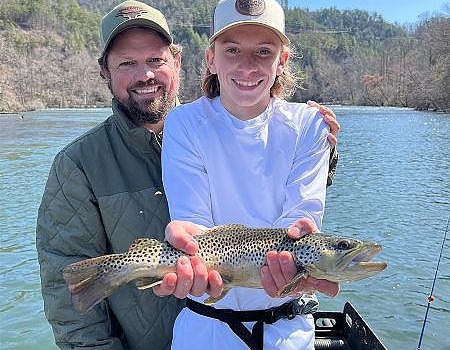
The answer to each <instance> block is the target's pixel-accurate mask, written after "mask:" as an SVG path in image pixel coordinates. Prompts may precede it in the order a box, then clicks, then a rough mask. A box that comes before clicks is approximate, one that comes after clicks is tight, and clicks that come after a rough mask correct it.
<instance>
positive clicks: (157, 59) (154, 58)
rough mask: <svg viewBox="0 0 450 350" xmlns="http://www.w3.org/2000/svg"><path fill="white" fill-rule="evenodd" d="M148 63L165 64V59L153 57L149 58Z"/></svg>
mask: <svg viewBox="0 0 450 350" xmlns="http://www.w3.org/2000/svg"><path fill="white" fill-rule="evenodd" d="M147 62H148V63H151V64H163V63H164V62H165V61H164V60H163V59H162V58H159V57H153V58H150V59H149V60H147Z"/></svg>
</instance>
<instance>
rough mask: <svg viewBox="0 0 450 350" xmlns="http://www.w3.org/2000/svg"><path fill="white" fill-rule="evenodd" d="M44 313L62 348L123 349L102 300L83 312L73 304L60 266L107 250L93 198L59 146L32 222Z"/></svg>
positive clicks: (74, 166) (84, 177)
mask: <svg viewBox="0 0 450 350" xmlns="http://www.w3.org/2000/svg"><path fill="white" fill-rule="evenodd" d="M36 248H37V252H38V258H39V264H40V272H41V287H42V296H43V299H44V311H45V315H46V317H47V319H48V321H49V322H50V324H51V326H52V328H53V333H54V336H55V342H56V344H57V345H58V346H59V347H60V348H61V349H78V348H81V347H82V348H86V347H89V348H92V349H98V350H100V349H102V350H103V349H123V346H122V344H121V342H120V339H119V338H118V337H117V336H114V332H115V329H117V327H118V325H117V324H114V323H113V321H112V319H111V313H110V311H109V309H108V306H107V302H106V301H103V302H102V303H100V304H98V305H97V306H96V307H94V309H92V310H91V311H90V312H88V313H87V314H85V315H80V314H79V313H78V312H77V311H76V310H74V309H73V307H72V302H71V297H70V293H69V290H68V288H67V285H66V283H65V281H64V279H63V276H62V269H63V268H64V267H65V266H66V265H68V264H71V263H73V262H75V261H79V260H82V259H86V258H90V257H94V256H98V255H102V254H106V249H107V242H106V235H105V232H104V228H103V225H102V220H101V217H100V213H99V209H98V206H97V203H96V199H95V197H94V195H93V193H92V190H91V188H90V185H89V182H88V180H87V178H86V176H85V175H84V173H83V171H82V170H81V169H80V168H79V167H77V166H76V164H75V163H74V162H73V161H72V160H71V159H70V158H69V157H68V156H67V154H66V153H65V152H64V151H62V152H61V153H59V154H58V155H57V156H56V158H55V160H54V162H53V165H52V168H51V170H50V174H49V177H48V180H47V184H46V187H45V190H44V194H43V198H42V202H41V205H40V208H39V212H38V218H37V226H36Z"/></svg>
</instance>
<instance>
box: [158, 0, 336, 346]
mask: <svg viewBox="0 0 450 350" xmlns="http://www.w3.org/2000/svg"><path fill="white" fill-rule="evenodd" d="M289 55H290V50H289V39H288V37H287V36H286V35H285V33H284V12H283V10H282V8H281V6H280V5H279V4H278V3H277V2H276V0H265V1H264V0H255V1H245V0H222V1H219V3H218V5H217V7H216V9H215V11H214V23H213V34H212V36H211V38H210V46H209V47H208V48H207V50H206V53H205V57H206V64H207V72H206V75H205V78H204V81H203V90H204V92H205V96H203V97H201V98H199V99H198V100H196V101H194V102H192V103H187V104H184V105H181V106H179V107H176V108H175V109H173V110H172V111H171V112H170V114H169V115H168V117H167V119H166V121H165V127H164V142H163V155H162V162H163V181H164V188H165V191H166V195H167V199H168V203H169V211H170V215H171V219H172V220H182V221H189V222H192V223H194V224H196V225H197V227H212V226H216V225H221V224H230V223H239V224H244V225H247V226H252V227H292V226H296V225H297V227H301V226H302V225H306V226H308V225H309V226H310V227H317V228H319V229H320V227H321V224H322V217H323V211H324V207H325V194H326V184H327V175H328V165H329V164H328V162H329V156H330V145H329V142H328V140H327V137H328V134H329V128H328V126H327V124H326V123H325V122H324V120H323V117H322V115H321V114H320V112H319V110H318V109H317V108H312V107H309V106H308V105H307V104H304V103H289V102H287V101H286V100H285V99H284V97H286V96H287V95H288V93H289V92H292V91H293V90H294V88H295V84H296V80H295V77H294V76H293V74H292V73H291V72H290V67H289ZM298 218H303V219H301V220H298ZM269 260H270V259H269V257H268V261H269ZM280 265H281V266H280ZM280 265H278V264H275V265H273V266H271V264H270V263H268V266H267V267H265V268H263V269H262V280H264V279H265V278H273V277H272V276H278V275H280V274H276V273H274V271H277V272H280V270H283V266H282V264H280ZM281 275H283V274H281ZM285 277H286V279H288V276H286V274H285ZM205 283H207V281H206V280H205V281H204V283H203V285H202V288H198V290H204V285H205ZM271 283H272V285H275V286H278V287H282V286H283V284H284V283H286V281H285V279H284V278H280V280H278V281H275V280H272V281H271ZM263 285H264V284H263ZM266 285H267V284H266ZM190 287H192V286H190ZM192 290H195V287H192V289H191V291H192ZM266 291H267V288H266V290H263V289H251V288H241V287H239V288H232V289H231V290H230V291H229V292H228V293H227V295H226V296H225V297H224V298H223V299H221V300H219V301H218V302H216V303H215V304H214V305H213V306H205V305H204V304H202V301H204V300H205V299H206V297H207V295H206V294H205V295H203V296H200V297H194V295H197V294H198V293H192V292H191V294H192V295H190V296H189V299H188V300H187V305H188V307H187V308H184V309H183V310H182V312H181V313H180V314H179V316H178V318H177V320H176V323H175V327H174V334H173V336H174V337H173V343H172V348H173V349H176V350H178V349H190V350H191V349H205V348H208V349H225V348H227V349H247V348H249V347H250V348H251V349H262V348H264V349H286V350H287V349H313V348H314V324H313V317H312V315H311V313H310V312H311V308H310V307H311V306H312V307H314V306H315V305H316V302H315V301H316V299H315V296H314V295H311V294H304V295H302V294H299V295H296V296H289V297H284V298H278V297H275V292H274V293H267V292H266ZM336 293H337V289H336ZM269 294H272V296H270V295H269ZM330 294H335V293H330ZM299 305H300V306H299ZM302 305H303V306H305V305H306V307H302ZM274 307H275V308H277V309H275V311H276V313H277V315H278V316H280V318H279V319H276V320H271V321H269V323H267V322H262V321H261V320H260V321H259V322H256V321H257V319H254V320H245V322H243V323H241V321H242V319H240V318H239V317H241V315H242V313H241V314H240V313H239V312H238V313H232V314H231V315H232V316H231V317H232V318H234V319H233V320H232V321H231V322H228V323H226V322H223V320H222V321H220V320H219V319H220V318H221V317H222V318H223V309H232V310H236V311H242V310H252V311H253V310H267V309H271V308H274ZM286 309H287V310H290V311H288V312H287V314H284V313H286V311H285V310H286ZM193 310H195V311H193ZM272 310H273V309H272ZM292 310H294V311H292ZM289 313H290V314H289ZM228 314H230V313H228ZM260 314H261V313H258V315H260ZM258 317H260V316H258ZM258 319H259V318H258ZM247 321H248V322H247ZM272 321H273V323H270V322H272ZM236 323H237V324H238V326H236ZM241 326H243V327H241ZM242 328H244V330H242ZM252 331H253V334H251V332H252Z"/></svg>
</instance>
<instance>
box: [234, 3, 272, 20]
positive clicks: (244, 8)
mask: <svg viewBox="0 0 450 350" xmlns="http://www.w3.org/2000/svg"><path fill="white" fill-rule="evenodd" d="M234 6H235V8H236V11H237V12H239V13H240V14H241V15H244V16H260V15H262V14H263V13H264V10H265V9H266V3H265V2H264V0H236V3H235V5H234Z"/></svg>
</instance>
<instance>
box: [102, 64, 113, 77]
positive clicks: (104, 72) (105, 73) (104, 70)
mask: <svg viewBox="0 0 450 350" xmlns="http://www.w3.org/2000/svg"><path fill="white" fill-rule="evenodd" d="M100 76H101V77H102V78H103V79H105V80H111V74H110V73H109V70H108V68H106V67H105V66H102V67H101V68H100Z"/></svg>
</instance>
